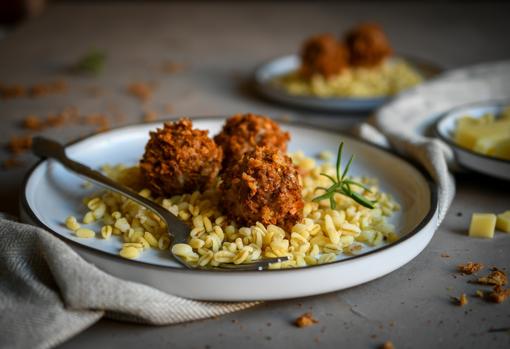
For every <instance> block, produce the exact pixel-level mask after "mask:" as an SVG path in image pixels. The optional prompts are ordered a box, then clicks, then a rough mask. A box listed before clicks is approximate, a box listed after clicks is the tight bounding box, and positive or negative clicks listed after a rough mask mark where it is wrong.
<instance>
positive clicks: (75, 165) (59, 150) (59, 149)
mask: <svg viewBox="0 0 510 349" xmlns="http://www.w3.org/2000/svg"><path fill="white" fill-rule="evenodd" d="M32 151H33V153H34V154H35V155H37V156H39V157H42V158H50V159H54V160H57V161H58V162H60V163H61V164H62V165H64V167H66V168H67V169H69V170H71V171H72V172H74V173H76V174H77V175H79V176H81V177H83V178H85V179H87V180H90V181H92V182H94V183H95V184H97V185H99V186H101V187H103V188H106V189H109V190H112V191H115V192H117V193H119V194H121V195H124V196H126V197H128V198H130V199H131V200H133V201H135V202H138V203H139V204H141V205H143V206H145V207H148V208H150V209H151V210H153V211H155V212H156V213H157V214H158V215H159V216H160V217H161V218H163V220H164V221H166V222H167V224H168V225H169V229H168V230H169V234H170V235H171V237H174V234H172V233H171V231H170V229H171V227H173V228H177V229H185V230H184V231H187V230H189V228H188V227H187V226H186V224H185V223H183V222H182V221H181V220H180V219H179V218H177V217H176V216H174V215H173V214H172V213H170V212H169V211H167V210H166V209H165V208H163V207H161V206H160V205H158V204H156V203H154V202H152V201H151V200H149V199H147V198H144V197H143V196H141V195H140V194H138V193H137V192H135V191H133V190H131V189H129V188H128V187H125V186H123V185H121V184H119V183H117V182H115V181H114V180H112V179H110V178H108V177H106V176H105V175H103V174H102V173H100V172H98V171H95V170H93V169H91V168H90V167H88V166H86V165H84V164H82V163H79V162H77V161H74V160H72V159H70V158H69V157H68V156H67V155H66V151H65V147H64V146H63V145H61V144H60V143H58V142H55V141H54V140H51V139H48V138H44V137H35V138H34V139H33V143H32Z"/></svg>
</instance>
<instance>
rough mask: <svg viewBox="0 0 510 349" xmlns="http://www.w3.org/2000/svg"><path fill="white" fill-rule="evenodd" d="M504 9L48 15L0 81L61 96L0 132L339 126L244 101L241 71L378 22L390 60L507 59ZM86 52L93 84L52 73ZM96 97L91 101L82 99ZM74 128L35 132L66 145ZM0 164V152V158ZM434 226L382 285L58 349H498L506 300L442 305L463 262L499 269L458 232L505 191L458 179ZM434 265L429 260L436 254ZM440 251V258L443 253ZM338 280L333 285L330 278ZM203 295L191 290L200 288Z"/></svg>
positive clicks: (135, 7)
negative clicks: (100, 125) (96, 71)
mask: <svg viewBox="0 0 510 349" xmlns="http://www.w3.org/2000/svg"><path fill="white" fill-rule="evenodd" d="M509 13H510V6H509V5H508V4H504V3H497V4H467V5H463V4H460V3H458V4H431V5H425V4H374V3H366V4H352V5H349V4H344V5H337V4H334V3H325V4H320V3H314V4H303V3H299V4H293V3H287V2H284V3H280V4H271V3H259V4H248V3H242V4H236V3H230V4H221V3H220V4H212V3H211V4H207V3H200V2H199V3H195V4H178V3H176V4H163V3H154V4H136V3H130V4H109V5H101V4H95V5H85V4H78V5H64V4H58V5H55V6H52V7H51V8H50V9H49V11H48V12H47V13H46V14H44V15H43V16H42V17H41V18H38V19H35V20H33V21H31V22H28V23H25V24H23V25H22V26H20V27H19V28H18V29H17V30H16V31H15V32H13V33H11V34H10V35H8V36H7V37H6V38H4V39H2V41H0V82H2V83H6V84H7V83H22V84H33V83H36V82H46V81H49V80H52V79H54V78H55V77H56V76H62V77H64V78H65V79H66V80H67V81H68V83H69V85H70V87H69V91H68V93H66V94H64V95H57V94H55V95H49V96H46V97H40V98H34V99H27V98H19V99H12V100H1V101H0V122H1V130H2V134H3V136H4V139H5V137H6V136H10V135H14V134H20V133H22V130H21V129H20V127H19V123H20V122H21V121H22V120H23V118H24V117H25V116H26V115H27V114H37V115H47V114H49V113H55V112H58V111H60V110H62V109H63V108H65V107H67V106H70V105H75V106H77V107H78V108H79V110H80V111H82V112H84V113H93V112H106V113H111V112H112V110H113V111H117V113H119V112H122V113H123V114H125V118H124V119H123V120H120V119H117V121H116V123H114V125H120V124H123V123H127V122H139V121H141V120H142V114H143V112H144V110H146V109H150V110H155V111H158V112H160V116H161V117H165V116H168V114H167V115H164V114H163V110H165V109H167V108H165V107H164V105H165V104H166V103H170V104H171V105H172V107H173V110H174V111H173V113H172V114H174V115H229V114H232V113H235V112H241V111H253V112H260V113H267V114H269V115H273V116H283V115H286V116H288V117H289V118H291V119H298V120H300V121H304V122H308V123H310V124H315V123H319V124H323V125H329V126H330V127H331V128H335V129H344V128H346V127H348V126H350V125H352V124H353V123H355V122H358V121H361V120H363V117H361V116H353V115H338V114H337V115H327V114H320V113H314V112H308V111H297V110H292V109H287V108H285V107H282V106H278V105H273V104H270V103H268V102H265V101H262V100H260V99H257V98H256V97H255V96H254V95H253V93H252V92H251V90H250V89H249V87H248V86H247V85H246V83H245V82H246V78H247V77H249V74H250V72H251V71H252V69H253V68H254V67H255V66H256V65H257V64H259V63H260V62H262V61H264V60H267V59H269V58H271V57H274V56H278V55H281V54H286V53H289V52H293V51H295V50H296V48H297V47H298V45H299V44H300V42H301V41H302V39H303V38H304V37H306V36H307V35H310V34H312V33H317V32H324V31H331V32H336V33H339V32H341V31H343V30H345V29H346V28H348V27H349V26H351V25H353V24H354V23H356V22H358V21H360V20H366V19H373V20H377V21H379V22H381V23H382V24H383V26H384V27H385V28H386V30H387V32H388V33H389V36H390V38H391V39H392V42H393V43H394V46H395V48H396V50H397V51H398V52H402V53H410V54H413V55H416V56H419V57H422V58H425V59H428V60H431V61H434V62H437V63H439V64H441V65H443V66H444V67H446V68H453V67H457V66H462V65H467V64H473V63H477V62H482V61H488V60H499V59H505V58H510V41H509V40H508V38H509V37H510V26H509V25H508V14H509ZM91 47H97V48H99V49H104V50H106V51H107V54H108V60H107V64H106V67H105V71H104V73H103V74H101V75H100V76H98V77H95V78H90V77H76V76H68V75H66V72H64V71H63V69H62V67H64V66H67V65H69V64H70V63H71V62H74V61H75V60H76V59H77V57H79V56H80V55H82V54H83V53H85V52H87V51H88V50H89V49H90V48H91ZM167 60H171V61H174V62H178V63H185V64H186V65H187V68H186V70H185V71H183V72H181V73H176V74H172V75H167V74H162V72H161V64H162V62H164V61H167ZM133 81H153V82H157V84H158V89H157V91H156V93H155V96H154V98H153V99H152V100H151V101H149V102H148V103H146V104H145V105H142V104H141V103H139V102H138V101H136V100H135V99H134V98H133V97H131V96H128V95H127V94H126V93H125V89H126V86H127V84H128V83H130V82H133ZM97 87H100V88H101V90H102V94H101V96H99V97H98V96H96V97H94V96H92V95H91V94H90V89H91V88H94V89H96V90H97ZM91 131H92V129H91V128H90V127H88V126H79V125H74V126H69V127H65V128H60V129H59V128H55V129H49V130H46V131H44V133H45V134H47V135H51V136H54V137H57V138H59V139H60V140H62V141H70V140H72V139H74V138H76V137H78V136H80V135H83V134H84V133H87V132H91ZM0 155H1V156H2V158H5V157H6V156H7V154H6V153H5V151H4V150H2V153H1V154H0ZM22 159H23V160H24V165H23V166H22V167H20V168H15V169H11V170H9V171H1V172H0V195H1V197H2V200H1V201H0V211H7V212H11V213H16V212H17V200H18V199H17V196H18V192H19V191H20V190H21V185H22V176H23V175H24V174H25V173H26V171H27V169H28V167H29V165H30V164H31V163H33V162H34V161H35V159H34V158H33V157H30V156H29V155H24V156H23V157H22ZM457 180H458V194H457V197H456V199H455V201H454V203H453V206H452V207H451V209H450V211H449V213H448V215H447V217H446V220H445V221H444V223H443V224H442V225H441V227H440V228H439V230H438V231H437V233H436V235H435V237H434V238H433V240H432V242H431V243H430V245H429V246H428V247H427V248H426V250H425V251H424V252H423V253H422V254H420V255H419V256H418V257H417V258H416V259H415V260H413V261H412V262H410V263H409V264H407V265H406V266H404V267H403V268H401V269H399V270H397V271H395V272H393V273H391V274H390V275H388V276H386V277H384V278H382V279H379V280H376V281H373V282H370V283H368V284H366V285H362V286H359V287H355V288H352V289H349V290H346V291H342V292H336V293H331V294H327V295H322V296H317V297H310V298H306V299H297V300H289V301H280V302H269V303H266V304H264V305H261V306H259V307H256V308H254V309H251V310H248V311H244V312H241V313H236V314H232V315H230V316H225V317H222V318H219V319H214V320H207V321H199V322H195V323H189V324H183V325H177V326H166V327H148V326H140V325H133V324H126V323H118V322H114V321H110V320H102V321H100V322H99V323H98V324H96V325H94V326H92V327H91V328H90V329H88V330H87V331H85V332H83V333H82V334H80V335H78V336H77V337H75V338H73V339H71V340H70V341H68V342H67V343H64V344H63V345H62V346H61V347H62V348H91V347H97V348H103V347H108V348H121V347H122V348H139V347H143V348H160V347H173V348H177V347H182V348H226V347H244V348H264V347H279V348H283V347H294V348H310V347H315V346H321V347H325V348H338V347H345V348H351V347H352V348H354V347H356V348H358V347H359V348H370V347H376V346H378V345H380V344H381V343H383V342H384V341H386V340H392V341H393V343H394V344H395V346H396V347H397V348H429V347H448V348H470V347H471V348H474V347H477V348H478V347H480V348H481V347H489V346H490V347H493V348H508V347H509V345H510V333H509V332H508V330H504V329H505V328H506V329H508V328H509V327H510V302H506V303H505V304H500V305H495V304H489V303H486V302H484V301H482V300H480V299H476V298H473V297H470V298H469V300H470V303H469V304H468V305H467V306H465V307H462V308H461V307H457V306H454V305H452V303H451V301H450V296H458V295H459V294H461V293H463V292H465V293H467V294H468V295H472V294H473V293H474V292H475V290H476V289H477V286H475V285H470V284H467V283H466V281H467V280H468V279H469V278H468V277H460V276H457V275H456V274H455V267H456V265H457V264H459V263H463V262H467V261H479V262H482V263H484V264H485V265H487V266H491V265H496V266H500V267H507V268H508V267H509V266H510V257H509V256H510V236H508V235H507V236H505V235H504V234H498V235H497V236H496V237H495V239H494V240H477V239H471V238H468V237H467V236H466V228H467V226H468V224H469V217H470V214H471V213H472V212H474V211H487V212H499V211H503V210H505V209H510V200H509V193H510V185H508V183H504V182H499V181H496V180H492V179H488V178H485V177H480V176H477V175H474V174H469V175H463V176H462V177H460V178H457ZM442 255H443V256H442ZM444 255H449V257H445V256H444ZM338 277H342V276H341V275H339V276H338ZM204 287H205V285H204ZM306 311H311V312H312V313H313V315H314V316H315V317H316V318H317V319H318V320H319V321H320V322H319V323H318V324H317V325H315V326H313V327H310V328H306V329H298V328H296V327H294V326H293V325H292V322H293V320H294V319H295V318H296V317H297V316H299V315H301V314H302V313H304V312H306Z"/></svg>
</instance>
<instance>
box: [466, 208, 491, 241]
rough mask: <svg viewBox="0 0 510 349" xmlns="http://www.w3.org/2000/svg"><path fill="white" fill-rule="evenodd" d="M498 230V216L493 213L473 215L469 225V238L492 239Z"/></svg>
mask: <svg viewBox="0 0 510 349" xmlns="http://www.w3.org/2000/svg"><path fill="white" fill-rule="evenodd" d="M495 228H496V215H495V214H492V213H473V215H472V216H471V224H470V225H469V236H472V237H477V238H486V239H492V238H493V237H494V229H495Z"/></svg>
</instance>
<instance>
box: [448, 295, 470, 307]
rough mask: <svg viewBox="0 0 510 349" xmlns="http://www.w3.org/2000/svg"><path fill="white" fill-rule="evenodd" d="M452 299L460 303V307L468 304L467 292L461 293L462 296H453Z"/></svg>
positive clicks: (457, 303)
mask: <svg viewBox="0 0 510 349" xmlns="http://www.w3.org/2000/svg"><path fill="white" fill-rule="evenodd" d="M452 300H453V302H454V303H455V304H456V305H458V306H460V307H463V306H465V305H466V304H468V298H467V296H466V294H465V293H463V294H461V295H460V297H458V298H457V297H452Z"/></svg>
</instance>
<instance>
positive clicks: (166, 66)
mask: <svg viewBox="0 0 510 349" xmlns="http://www.w3.org/2000/svg"><path fill="white" fill-rule="evenodd" d="M186 68H187V67H186V65H185V64H182V63H176V62H172V61H166V62H163V64H162V66H161V70H162V71H163V73H166V74H175V73H180V72H182V71H184V70H185V69H186Z"/></svg>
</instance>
